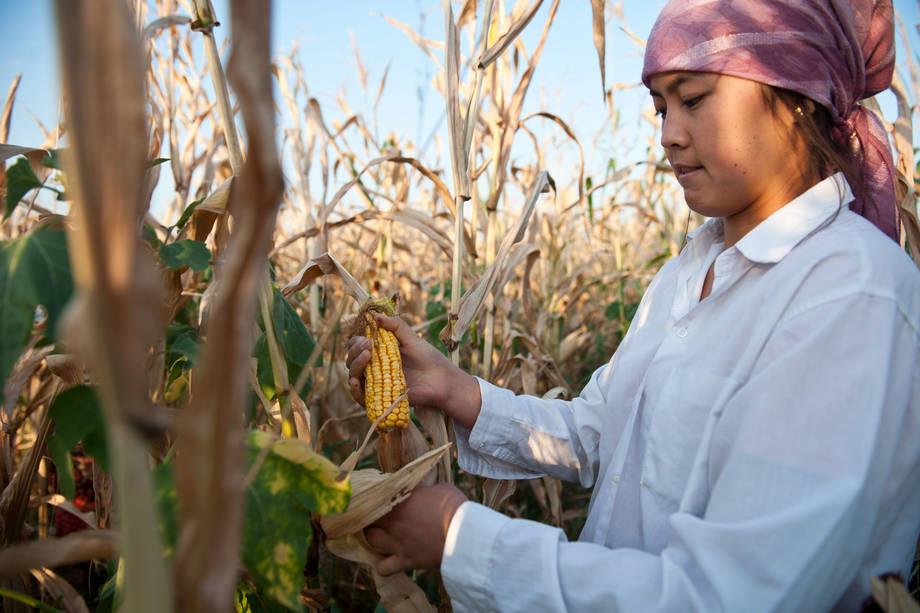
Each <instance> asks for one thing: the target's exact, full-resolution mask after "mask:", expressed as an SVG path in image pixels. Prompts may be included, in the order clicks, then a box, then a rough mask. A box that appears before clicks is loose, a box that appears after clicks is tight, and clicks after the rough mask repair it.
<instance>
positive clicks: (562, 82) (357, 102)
mask: <svg viewBox="0 0 920 613" xmlns="http://www.w3.org/2000/svg"><path fill="white" fill-rule="evenodd" d="M511 1H512V0H506V2H508V3H510V2H511ZM459 4H460V3H459V1H455V10H458V7H459ZM550 4H551V3H550V2H549V1H546V2H544V6H543V7H541V9H540V11H539V12H538V14H537V16H536V17H535V19H534V20H533V21H532V22H531V24H530V26H529V27H528V30H527V31H526V32H525V34H524V42H525V44H526V47H527V50H528V52H530V51H532V49H533V47H534V45H535V41H536V39H537V37H538V35H539V32H540V30H541V29H542V24H543V21H544V20H545V17H546V14H547V12H548V8H549V5H550ZM664 4H665V2H664V0H625V1H624V2H623V11H624V13H625V17H626V22H627V23H628V25H629V27H630V28H631V30H632V31H634V32H635V33H636V34H638V35H639V36H641V37H643V38H644V37H646V36H647V34H648V31H649V30H650V28H651V26H652V24H653V22H654V19H655V16H656V15H657V14H658V11H659V10H660V9H661V7H662V6H663V5H664ZM214 5H215V10H216V11H217V13H218V16H219V18H221V20H222V22H223V23H224V25H225V26H229V25H230V19H229V7H228V6H227V2H226V0H214ZM590 5H591V3H590V2H589V1H588V0H566V1H564V2H562V3H561V6H560V8H559V12H558V15H557V17H556V21H555V22H554V24H553V27H552V29H551V31H550V35H549V39H548V41H547V44H546V48H545V50H544V52H543V58H542V60H541V62H540V64H539V67H538V69H537V72H536V75H535V77H534V81H533V84H532V86H531V89H530V91H529V93H528V98H527V103H526V104H525V109H524V112H525V113H528V112H533V111H536V110H540V109H541V108H545V109H546V110H549V111H551V112H554V113H557V114H559V115H560V116H561V117H562V118H563V119H565V120H566V121H567V122H569V124H570V125H571V126H572V128H573V129H574V131H575V132H576V134H577V135H578V137H579V139H580V140H581V141H582V144H583V146H584V147H585V150H586V155H587V156H588V158H589V164H590V165H593V166H594V167H595V168H603V166H605V165H606V161H607V158H608V157H609V155H610V154H612V153H613V152H614V151H616V152H617V154H618V155H620V156H621V157H626V158H627V159H625V160H618V161H620V162H629V161H632V160H630V159H629V158H633V159H634V160H638V159H642V158H643V157H644V143H642V149H643V151H635V152H632V151H630V150H629V146H628V145H626V143H628V142H636V139H635V136H634V133H633V130H634V129H635V126H636V125H638V121H639V119H638V117H639V110H640V106H641V105H647V104H650V102H649V98H648V96H647V94H646V93H645V90H644V88H639V89H636V90H634V91H632V92H629V93H624V94H618V98H617V101H616V104H617V108H619V109H620V111H621V113H622V116H623V117H624V122H623V124H624V130H623V131H622V133H619V134H617V135H612V134H606V135H603V138H602V139H601V140H599V141H597V142H595V143H592V139H593V138H594V137H595V135H596V134H597V133H598V130H600V129H601V128H602V126H603V125H604V120H605V117H606V109H605V107H604V105H603V102H602V99H601V88H600V82H599V80H600V77H599V71H598V64H597V56H596V52H595V50H594V46H593V42H592V37H591V10H590ZM441 6H442V5H441V2H440V1H439V0H377V1H371V0H344V1H343V0H339V1H338V2H331V1H327V0H276V2H275V4H274V8H273V11H274V15H273V26H274V38H273V51H274V53H275V54H287V53H288V52H289V51H290V49H291V48H292V46H293V45H294V44H295V43H297V44H298V46H299V53H300V59H301V63H302V64H303V66H304V69H305V71H306V75H307V82H308V86H309V87H310V89H311V92H310V93H311V95H313V96H314V97H316V98H317V99H318V100H319V101H320V103H321V104H322V105H323V107H324V112H325V113H326V114H327V120H328V117H331V118H336V117H340V116H341V114H340V113H339V112H338V108H337V105H336V104H335V98H336V96H337V95H338V94H339V93H340V92H344V93H345V97H346V99H347V100H348V102H349V104H350V105H351V107H352V108H353V109H354V110H355V111H357V112H361V113H365V114H366V116H367V117H368V118H370V117H371V116H372V113H371V111H370V107H371V103H370V100H371V99H372V98H373V95H374V93H375V92H376V88H377V85H378V84H379V81H380V78H381V76H382V75H383V72H384V69H385V68H386V66H387V65H388V64H389V65H390V70H389V75H388V79H387V86H386V90H385V93H384V95H383V98H382V100H381V103H380V109H379V114H378V121H379V128H380V133H381V134H387V133H389V132H395V133H397V134H399V135H401V136H403V137H404V138H408V139H411V140H413V141H415V142H419V141H422V142H424V141H425V140H426V139H427V137H428V136H429V135H430V134H432V133H433V132H436V133H439V134H440V135H441V138H442V141H443V142H446V139H447V128H446V124H445V123H444V122H443V117H442V114H443V109H444V101H443V98H442V97H441V95H440V94H439V93H438V92H437V91H436V90H435V89H434V88H433V87H432V86H431V78H432V76H433V74H434V71H435V70H436V68H435V66H434V64H433V62H432V61H431V60H430V59H429V58H427V57H426V56H425V55H424V54H423V53H422V52H421V51H420V50H418V48H417V47H416V46H415V45H414V44H413V43H412V42H411V41H409V40H408V38H407V37H406V36H405V35H404V34H403V33H402V32H400V31H399V30H397V29H396V28H395V27H393V26H391V25H390V24H389V23H387V22H386V21H385V20H384V19H383V17H382V16H381V14H386V15H388V16H390V17H393V18H395V19H397V20H399V21H402V22H404V23H406V24H407V25H409V26H410V27H412V28H413V29H415V30H416V31H417V32H419V33H421V34H422V35H423V36H425V37H426V38H432V39H441V40H443V36H444V17H443V13H442V9H441ZM895 8H896V9H897V10H898V11H899V14H900V16H901V18H902V19H903V20H904V22H905V24H906V25H907V27H908V29H909V31H910V33H911V38H912V41H911V42H912V44H913V47H914V48H915V49H920V46H918V44H920V43H918V38H917V32H916V28H915V25H916V24H918V23H920V15H918V9H917V3H916V2H914V1H913V0H895ZM180 12H182V11H180ZM228 33H229V27H221V28H218V29H217V35H218V37H219V39H220V38H221V37H223V36H226V35H227V34H228ZM352 37H353V38H354V40H355V41H356V42H357V45H358V47H359V49H360V53H361V56H362V59H363V62H364V65H365V67H366V68H367V71H368V80H369V84H370V85H369V89H370V90H371V92H370V93H369V94H367V95H365V94H364V93H363V92H362V91H361V88H360V85H359V83H358V79H357V76H356V70H355V59H354V54H353V51H352ZM464 40H465V39H464ZM55 44H56V43H55V30H54V12H53V3H52V2H51V1H50V0H29V1H28V2H9V1H0V95H3V96H5V92H6V89H7V87H8V86H9V83H10V82H11V81H12V79H13V77H14V76H15V74H16V73H20V72H21V73H23V79H22V84H21V86H20V89H19V94H18V97H17V101H16V108H15V112H14V115H13V122H12V127H11V134H10V142H12V143H16V144H21V145H38V144H40V143H41V142H42V140H43V139H42V136H41V133H40V131H39V130H38V128H37V127H36V123H35V120H34V118H33V117H37V118H38V119H40V120H41V121H43V122H44V123H45V125H47V126H49V127H51V126H53V125H54V123H55V120H56V117H57V114H58V104H59V103H58V94H59V92H58V89H57V88H58V83H59V82H60V79H59V77H58V75H57V57H56V48H55ZM898 52H899V53H900V52H901V47H899V48H898ZM606 63H607V83H608V86H609V85H610V84H611V83H614V82H627V83H635V82H638V79H639V72H640V68H641V53H640V51H639V50H638V48H637V47H636V45H635V44H634V43H633V42H631V41H630V40H629V38H628V36H627V35H626V34H624V33H623V32H622V31H621V30H620V29H619V28H618V27H617V25H616V23H615V22H613V21H612V22H610V24H608V31H607V53H606ZM883 102H884V100H883ZM546 129H547V130H548V131H555V132H556V133H558V129H555V128H552V127H549V126H547V128H546ZM608 131H609V128H608ZM559 142H560V143H564V139H560V141H559ZM592 145H593V146H592ZM567 146H568V145H565V144H561V145H560V147H561V148H563V149H564V148H565V147H567ZM430 149H431V148H430V147H429V149H427V150H426V155H430V154H431V151H430ZM572 151H574V149H573V150H572ZM557 178H558V177H557Z"/></svg>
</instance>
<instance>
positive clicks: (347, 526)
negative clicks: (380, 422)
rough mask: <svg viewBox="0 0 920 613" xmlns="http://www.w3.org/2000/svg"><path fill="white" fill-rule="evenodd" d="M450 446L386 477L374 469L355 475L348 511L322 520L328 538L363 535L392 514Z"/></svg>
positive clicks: (355, 472)
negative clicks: (369, 528)
mask: <svg viewBox="0 0 920 613" xmlns="http://www.w3.org/2000/svg"><path fill="white" fill-rule="evenodd" d="M450 446H451V443H448V444H446V445H443V446H441V447H438V448H436V449H432V450H431V451H429V452H428V453H426V454H425V455H423V456H421V457H419V458H417V459H415V460H414V461H412V462H411V463H409V464H406V465H405V466H403V467H402V468H400V469H399V470H398V471H396V472H395V473H391V474H384V473H381V472H380V471H378V470H375V469H372V468H368V469H364V470H356V471H354V472H352V473H351V503H350V504H349V505H348V509H347V510H346V511H345V512H344V513H335V514H332V515H326V516H324V517H322V518H320V525H321V526H322V527H323V531H324V532H325V533H326V536H327V537H329V538H337V537H340V536H345V535H347V534H352V533H354V532H359V531H361V530H364V528H366V527H367V526H369V525H371V524H372V523H374V522H375V521H377V520H378V519H380V518H381V517H383V516H384V515H386V514H387V513H389V512H390V511H391V510H392V509H393V507H395V506H396V505H397V504H399V503H400V502H402V501H403V500H405V499H406V497H407V496H408V495H409V494H410V493H411V491H412V489H413V488H415V487H416V486H417V485H418V484H419V483H421V481H422V480H423V479H424V478H425V477H426V476H427V475H428V473H429V472H431V470H432V469H433V468H434V466H435V465H436V464H437V462H438V460H440V459H441V456H443V455H444V454H445V453H447V451H448V449H450Z"/></svg>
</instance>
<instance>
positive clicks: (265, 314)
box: [193, 0, 294, 436]
mask: <svg viewBox="0 0 920 613" xmlns="http://www.w3.org/2000/svg"><path fill="white" fill-rule="evenodd" d="M195 10H196V12H197V15H196V20H195V22H194V24H193V27H194V28H195V29H197V30H199V31H200V32H201V34H202V35H203V36H204V48H205V51H206V53H207V56H208V71H209V72H210V73H211V83H212V84H213V86H214V94H215V96H216V97H217V109H218V114H219V115H220V122H221V128H222V129H223V132H224V141H226V143H227V152H228V155H229V158H230V168H231V170H232V171H233V175H234V176H238V175H239V174H240V172H242V170H243V148H242V145H241V144H240V137H239V133H238V132H237V130H236V122H235V121H234V120H233V111H232V107H231V106H230V90H229V88H228V87H227V75H226V74H225V73H224V68H223V65H222V64H221V62H220V54H219V53H218V52H217V43H216V41H215V40H214V33H213V32H212V30H213V28H214V26H215V25H216V24H217V19H216V18H215V16H214V11H213V9H212V8H211V3H210V0H195ZM266 285H267V287H268V291H264V289H263V291H260V292H259V309H260V311H261V313H262V322H263V325H264V327H265V339H266V341H267V342H268V347H269V359H270V360H271V365H272V379H273V380H274V382H275V389H276V390H277V391H278V392H286V391H287V390H288V389H290V384H289V381H288V373H287V363H286V362H285V361H284V354H283V353H282V352H281V350H280V348H279V346H278V339H277V338H276V337H275V331H274V326H272V323H271V310H272V298H273V297H272V292H271V281H270V279H269V276H268V268H267V267H266V269H265V278H264V279H263V280H262V286H263V288H264V287H265V286H266ZM280 402H281V416H282V428H281V431H282V433H283V434H284V435H285V436H293V433H294V426H293V420H292V419H291V401H290V398H289V397H288V395H287V393H284V394H282V396H281V399H280Z"/></svg>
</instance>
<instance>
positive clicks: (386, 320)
mask: <svg viewBox="0 0 920 613" xmlns="http://www.w3.org/2000/svg"><path fill="white" fill-rule="evenodd" d="M374 317H375V318H376V319H377V325H379V326H381V327H382V328H383V329H385V330H389V331H390V332H392V333H393V334H394V335H395V336H396V340H398V341H399V344H400V345H405V344H406V343H409V342H411V341H413V340H415V339H417V338H418V337H417V336H416V335H415V332H413V331H412V328H410V327H409V324H407V323H406V322H405V321H403V319H402V318H401V317H398V316H395V317H390V316H388V315H384V314H383V313H374Z"/></svg>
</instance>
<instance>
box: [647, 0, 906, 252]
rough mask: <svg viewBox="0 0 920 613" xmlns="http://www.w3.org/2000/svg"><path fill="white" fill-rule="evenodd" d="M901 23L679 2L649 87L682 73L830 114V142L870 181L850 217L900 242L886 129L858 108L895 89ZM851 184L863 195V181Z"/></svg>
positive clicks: (670, 9) (862, 8) (825, 12)
mask: <svg viewBox="0 0 920 613" xmlns="http://www.w3.org/2000/svg"><path fill="white" fill-rule="evenodd" d="M893 15H894V11H893V9H892V6H891V0H671V1H670V2H669V3H668V4H667V5H666V6H665V8H664V10H662V12H661V15H659V17H658V20H657V21H656V22H655V26H654V27H653V28H652V33H651V35H650V36H649V39H648V44H647V46H646V49H645V65H644V67H643V69H642V82H643V83H645V85H646V86H649V78H650V77H651V76H652V75H655V74H658V73H661V72H669V71H675V70H680V71H695V72H715V73H720V74H726V75H731V76H735V77H742V78H745V79H749V80H752V81H757V82H760V83H764V84H766V85H771V86H774V87H780V88H783V89H788V90H792V91H795V92H798V93H800V94H803V95H805V96H807V97H809V98H811V99H812V100H814V101H815V102H817V103H819V104H821V105H823V106H824V107H826V108H827V109H828V110H829V111H830V114H831V118H832V119H833V121H834V129H833V133H832V137H833V138H834V139H835V140H837V141H838V142H839V143H841V144H845V145H846V146H847V150H848V151H849V153H850V156H851V159H852V161H853V162H854V167H855V168H858V169H861V171H862V177H863V187H864V189H863V190H862V196H861V197H859V196H858V197H857V200H856V201H854V202H853V203H851V205H850V209H851V210H853V211H854V212H856V213H859V214H860V215H862V216H863V217H865V218H866V219H868V220H869V221H871V222H872V223H873V224H875V225H876V226H877V227H878V228H879V229H880V230H882V232H884V233H885V234H887V235H888V236H890V237H891V238H892V239H894V240H895V241H898V240H899V235H900V216H899V214H898V208H897V206H896V204H895V198H894V177H895V175H894V164H893V162H892V158H891V150H890V148H889V146H888V140H887V138H886V134H885V128H884V126H883V125H882V123H881V122H880V121H879V119H878V118H877V117H876V116H875V115H874V114H873V113H872V112H870V111H868V110H867V109H865V108H864V107H863V106H861V105H858V104H856V101H857V100H861V99H863V98H868V97H870V96H874V95H875V94H877V93H879V92H881V91H883V90H885V89H886V88H887V87H888V86H889V85H891V78H892V75H893V73H894V20H893ZM847 179H848V180H849V181H850V184H851V185H854V186H855V185H856V183H855V182H854V181H855V180H856V177H850V176H848V177H847Z"/></svg>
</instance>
